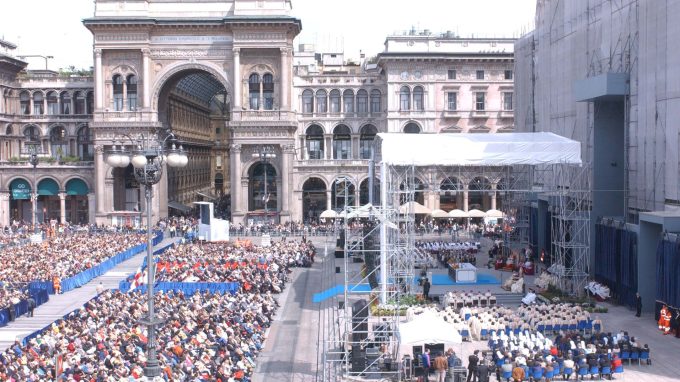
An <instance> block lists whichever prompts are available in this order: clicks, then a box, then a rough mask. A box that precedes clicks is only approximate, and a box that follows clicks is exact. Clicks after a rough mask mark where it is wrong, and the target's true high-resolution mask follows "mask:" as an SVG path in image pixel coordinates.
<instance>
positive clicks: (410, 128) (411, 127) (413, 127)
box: [404, 122, 420, 134]
mask: <svg viewBox="0 0 680 382" xmlns="http://www.w3.org/2000/svg"><path fill="white" fill-rule="evenodd" d="M404 133H406V134H419V133H420V126H418V124H416V123H413V122H411V123H408V124H406V126H404Z"/></svg>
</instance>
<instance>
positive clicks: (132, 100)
mask: <svg viewBox="0 0 680 382" xmlns="http://www.w3.org/2000/svg"><path fill="white" fill-rule="evenodd" d="M83 106H85V105H84V104H83ZM77 108H78V103H76V109H77ZM128 110H129V111H135V110H137V94H128ZM76 114H85V110H76Z"/></svg>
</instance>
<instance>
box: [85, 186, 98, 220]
mask: <svg viewBox="0 0 680 382" xmlns="http://www.w3.org/2000/svg"><path fill="white" fill-rule="evenodd" d="M96 203H97V198H96V197H95V194H94V193H89V194H87V220H88V223H90V224H95V223H96V222H97V219H96V216H95V215H96V214H97V211H96V208H95V207H96Z"/></svg>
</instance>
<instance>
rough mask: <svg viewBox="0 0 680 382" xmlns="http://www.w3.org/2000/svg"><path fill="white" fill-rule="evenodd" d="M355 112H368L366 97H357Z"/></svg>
mask: <svg viewBox="0 0 680 382" xmlns="http://www.w3.org/2000/svg"><path fill="white" fill-rule="evenodd" d="M357 113H368V97H357Z"/></svg>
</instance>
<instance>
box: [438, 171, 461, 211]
mask: <svg viewBox="0 0 680 382" xmlns="http://www.w3.org/2000/svg"><path fill="white" fill-rule="evenodd" d="M462 190H463V184H462V183H461V181H460V180H458V178H456V177H447V178H445V179H444V180H442V182H441V184H440V186H439V208H440V209H442V210H444V211H451V210H455V209H457V208H460V206H459V205H458V196H459V193H460V192H461V191H462Z"/></svg>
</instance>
